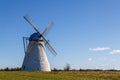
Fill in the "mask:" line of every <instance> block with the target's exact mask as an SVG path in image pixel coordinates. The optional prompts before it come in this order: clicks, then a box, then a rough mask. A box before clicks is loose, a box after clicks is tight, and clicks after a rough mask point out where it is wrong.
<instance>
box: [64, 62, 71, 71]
mask: <svg viewBox="0 0 120 80" xmlns="http://www.w3.org/2000/svg"><path fill="white" fill-rule="evenodd" d="M64 70H65V71H69V70H70V64H68V63H67V64H66V65H65V67H64Z"/></svg>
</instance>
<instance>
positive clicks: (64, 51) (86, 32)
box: [0, 0, 120, 69]
mask: <svg viewBox="0 0 120 80" xmlns="http://www.w3.org/2000/svg"><path fill="white" fill-rule="evenodd" d="M119 4H120V1H119V0H35V1H33V0H1V1H0V37H1V38H0V39H1V40H0V55H1V56H0V68H5V67H17V66H18V67H20V66H21V65H22V62H23V58H24V49H23V42H22V37H23V36H30V35H31V34H32V33H34V32H35V31H34V30H33V28H32V27H31V26H30V25H29V24H28V23H27V22H26V21H25V20H24V19H23V16H24V15H29V16H30V18H32V20H33V21H34V23H35V24H36V25H37V26H38V28H39V30H40V31H41V32H42V31H43V30H44V28H45V27H46V25H47V23H48V22H49V21H53V22H54V26H53V28H52V29H51V30H50V32H49V33H48V35H47V36H46V38H47V39H49V40H50V43H51V45H52V46H53V47H54V48H55V50H56V51H57V53H58V55H57V56H56V57H55V56H53V55H52V54H51V53H50V52H49V51H47V52H48V53H47V55H48V59H49V61H50V64H51V68H53V67H56V68H59V69H63V67H64V66H65V65H66V64H67V63H69V64H70V66H71V68H72V69H74V68H75V69H80V68H82V69H88V68H89V69H96V68H99V69H120V62H119V61H120V38H119V34H120V5H119Z"/></svg>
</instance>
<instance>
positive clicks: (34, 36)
mask: <svg viewBox="0 0 120 80" xmlns="http://www.w3.org/2000/svg"><path fill="white" fill-rule="evenodd" d="M38 39H39V34H38V33H33V34H32V35H30V38H29V41H37V40H38Z"/></svg>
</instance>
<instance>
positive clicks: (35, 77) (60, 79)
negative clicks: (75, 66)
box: [0, 71, 120, 80]
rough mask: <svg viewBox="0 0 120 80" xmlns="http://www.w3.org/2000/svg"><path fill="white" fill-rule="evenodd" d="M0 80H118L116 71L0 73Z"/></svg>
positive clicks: (119, 79) (119, 78)
mask: <svg viewBox="0 0 120 80" xmlns="http://www.w3.org/2000/svg"><path fill="white" fill-rule="evenodd" d="M0 80H120V72H117V71H57V72H24V71H0Z"/></svg>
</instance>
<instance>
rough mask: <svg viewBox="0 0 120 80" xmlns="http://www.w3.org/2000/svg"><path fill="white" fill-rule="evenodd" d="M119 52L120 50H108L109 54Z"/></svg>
mask: <svg viewBox="0 0 120 80" xmlns="http://www.w3.org/2000/svg"><path fill="white" fill-rule="evenodd" d="M118 53H119V54H120V50H112V51H111V52H110V54H118Z"/></svg>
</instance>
